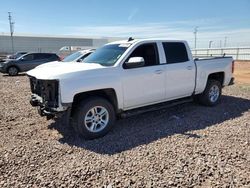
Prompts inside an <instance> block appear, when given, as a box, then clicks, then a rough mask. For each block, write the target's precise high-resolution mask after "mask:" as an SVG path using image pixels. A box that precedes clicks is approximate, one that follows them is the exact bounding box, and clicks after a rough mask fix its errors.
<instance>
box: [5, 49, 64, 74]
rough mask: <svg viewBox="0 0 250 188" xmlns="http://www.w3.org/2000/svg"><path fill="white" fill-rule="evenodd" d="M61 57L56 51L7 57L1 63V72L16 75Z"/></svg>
mask: <svg viewBox="0 0 250 188" xmlns="http://www.w3.org/2000/svg"><path fill="white" fill-rule="evenodd" d="M59 60H60V58H59V57H58V56H57V55H56V54H54V53H28V54H25V55H23V56H21V57H19V58H17V59H7V60H6V61H5V62H1V63H0V72H2V73H8V74H9V75H10V76H16V75H18V73H19V72H26V71H29V70H31V69H33V68H35V67H36V66H38V65H41V64H43V63H47V62H50V61H59Z"/></svg>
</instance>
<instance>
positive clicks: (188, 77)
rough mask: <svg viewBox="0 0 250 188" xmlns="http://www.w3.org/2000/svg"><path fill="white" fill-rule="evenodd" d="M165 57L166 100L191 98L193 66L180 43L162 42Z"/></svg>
mask: <svg viewBox="0 0 250 188" xmlns="http://www.w3.org/2000/svg"><path fill="white" fill-rule="evenodd" d="M162 45H163V49H164V53H165V57H166V63H167V64H166V70H165V71H166V72H165V73H166V99H167V100H170V99H177V98H181V97H186V96H191V95H192V93H193V91H194V87H195V71H196V70H195V65H194V62H193V59H189V57H188V53H187V46H186V45H185V44H184V43H182V42H163V43H162Z"/></svg>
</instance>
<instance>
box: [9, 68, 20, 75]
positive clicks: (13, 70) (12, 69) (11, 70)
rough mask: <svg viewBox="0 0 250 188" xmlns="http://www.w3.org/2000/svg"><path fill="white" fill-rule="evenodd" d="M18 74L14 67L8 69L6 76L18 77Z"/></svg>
mask: <svg viewBox="0 0 250 188" xmlns="http://www.w3.org/2000/svg"><path fill="white" fill-rule="evenodd" d="M18 72H19V70H18V68H17V67H15V66H11V67H9V68H8V74H9V75H10V76H16V75H18Z"/></svg>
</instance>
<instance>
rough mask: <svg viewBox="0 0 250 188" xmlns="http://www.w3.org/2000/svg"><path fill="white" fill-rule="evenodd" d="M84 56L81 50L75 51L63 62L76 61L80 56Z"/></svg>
mask: <svg viewBox="0 0 250 188" xmlns="http://www.w3.org/2000/svg"><path fill="white" fill-rule="evenodd" d="M81 56H82V53H81V52H75V53H73V54H71V55H69V56H66V57H65V58H64V59H63V60H62V61H63V62H70V61H75V60H77V59H78V58H80V57H81Z"/></svg>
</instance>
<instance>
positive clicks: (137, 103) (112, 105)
mask: <svg viewBox="0 0 250 188" xmlns="http://www.w3.org/2000/svg"><path fill="white" fill-rule="evenodd" d="M233 69H234V62H233V59H232V58H231V57H220V58H210V59H196V60H193V57H192V54H191V51H190V49H189V46H188V44H187V42H186V41H177V40H163V39H141V40H134V39H131V38H130V39H129V40H127V41H118V42H112V43H109V44H106V45H105V46H103V47H101V48H99V49H97V50H96V51H95V52H94V53H92V54H91V55H89V56H88V57H87V58H86V59H84V62H82V63H72V62H71V63H67V62H65V63H60V62H59V63H49V64H44V65H41V66H38V67H36V68H35V69H33V70H31V71H29V72H28V73H27V74H28V76H29V78H30V85H31V91H32V98H31V101H30V102H31V104H32V106H37V107H38V111H39V113H40V115H42V116H47V118H48V119H50V118H54V117H57V116H58V115H60V114H64V115H65V114H67V115H66V117H68V120H70V123H71V124H72V125H73V127H74V128H75V130H76V131H77V132H78V133H80V134H81V135H82V136H83V137H84V138H86V139H93V138H97V137H101V136H103V135H105V134H106V133H107V132H108V131H109V130H110V129H111V128H112V126H113V125H114V123H115V119H116V118H117V117H121V116H122V117H126V116H128V115H131V114H132V115H133V114H138V113H142V112H145V111H149V110H153V109H154V110H155V109H158V108H162V107H165V106H169V105H174V104H179V103H180V102H186V101H189V99H194V98H195V99H197V101H199V102H200V103H201V104H204V105H207V106H214V105H216V104H217V103H218V102H219V99H220V96H221V89H222V87H224V86H227V85H231V84H233V77H232V73H233Z"/></svg>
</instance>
